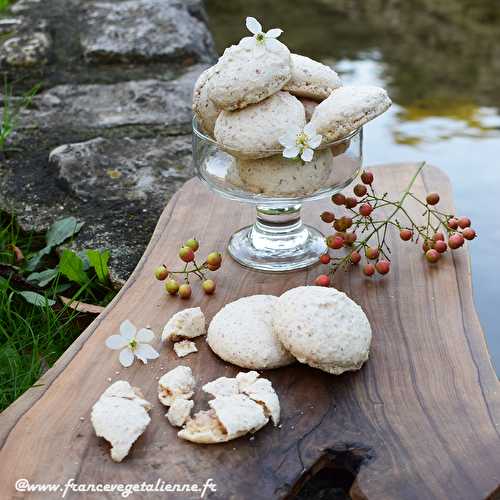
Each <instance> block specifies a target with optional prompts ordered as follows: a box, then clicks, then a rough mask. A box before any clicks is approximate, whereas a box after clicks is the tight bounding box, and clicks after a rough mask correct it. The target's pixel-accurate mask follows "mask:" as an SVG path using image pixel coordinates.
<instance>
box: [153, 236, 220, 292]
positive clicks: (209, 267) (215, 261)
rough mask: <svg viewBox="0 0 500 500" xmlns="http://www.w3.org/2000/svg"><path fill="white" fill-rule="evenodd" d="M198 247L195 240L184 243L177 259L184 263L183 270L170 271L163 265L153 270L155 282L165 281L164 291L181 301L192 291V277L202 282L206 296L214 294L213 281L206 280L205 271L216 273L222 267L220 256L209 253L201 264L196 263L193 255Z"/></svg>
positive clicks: (217, 253)
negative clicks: (178, 276)
mask: <svg viewBox="0 0 500 500" xmlns="http://www.w3.org/2000/svg"><path fill="white" fill-rule="evenodd" d="M199 247H200V245H199V243H198V241H197V240H196V239H195V238H191V239H189V240H187V241H186V243H184V246H182V247H181V249H180V250H179V258H180V259H181V260H182V261H183V262H185V264H184V268H183V269H182V270H180V271H172V270H170V269H168V268H167V266H166V265H165V264H163V265H161V266H159V267H157V268H156V269H155V277H156V279H157V280H160V281H164V280H166V281H165V290H166V291H167V292H168V293H169V294H170V295H177V294H178V295H179V297H180V298H181V299H189V298H190V297H191V293H192V289H191V284H190V281H189V278H190V277H192V276H193V275H194V276H196V277H197V278H198V279H200V280H201V281H202V284H201V286H202V288H203V291H204V292H205V293H206V294H207V295H212V294H213V293H214V292H215V281H214V280H212V279H207V277H206V272H207V271H217V269H219V268H220V266H221V265H222V255H221V254H220V253H219V252H211V253H209V254H208V256H207V258H206V260H205V261H204V262H203V264H201V265H200V264H198V263H197V262H196V256H195V253H196V252H197V251H198V249H199ZM176 275H181V276H182V277H183V281H184V283H182V284H180V283H179V282H178V281H177V280H176V279H175V277H176Z"/></svg>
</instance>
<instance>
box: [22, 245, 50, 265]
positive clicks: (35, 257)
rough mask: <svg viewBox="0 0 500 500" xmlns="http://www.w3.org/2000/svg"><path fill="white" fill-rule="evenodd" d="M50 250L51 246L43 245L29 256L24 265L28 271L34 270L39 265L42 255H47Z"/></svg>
mask: <svg viewBox="0 0 500 500" xmlns="http://www.w3.org/2000/svg"><path fill="white" fill-rule="evenodd" d="M51 250H52V248H50V247H45V248H42V249H41V250H40V251H39V252H37V253H35V254H34V255H33V257H31V258H30V260H28V263H27V265H26V269H27V270H28V271H34V270H35V269H36V268H37V267H38V266H39V265H40V262H41V260H42V257H43V256H44V255H48V254H49V253H50V251H51Z"/></svg>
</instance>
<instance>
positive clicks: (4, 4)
mask: <svg viewBox="0 0 500 500" xmlns="http://www.w3.org/2000/svg"><path fill="white" fill-rule="evenodd" d="M11 3H12V0H0V12H3V11H4V10H7V8H8V7H9V5H10V4H11Z"/></svg>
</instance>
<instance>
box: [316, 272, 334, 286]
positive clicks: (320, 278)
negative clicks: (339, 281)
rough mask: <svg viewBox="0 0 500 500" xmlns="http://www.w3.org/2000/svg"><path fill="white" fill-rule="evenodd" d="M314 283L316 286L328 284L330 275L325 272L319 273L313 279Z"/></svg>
mask: <svg viewBox="0 0 500 500" xmlns="http://www.w3.org/2000/svg"><path fill="white" fill-rule="evenodd" d="M314 283H315V284H316V285H317V286H330V276H327V275H326V274H320V275H319V276H318V277H317V278H316V279H315V280H314Z"/></svg>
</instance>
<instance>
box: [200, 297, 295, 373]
mask: <svg viewBox="0 0 500 500" xmlns="http://www.w3.org/2000/svg"><path fill="white" fill-rule="evenodd" d="M277 302H278V298H277V297H275V296H274V295H252V296H250V297H243V298H242V299H238V300H236V301H235V302H231V303H229V304H227V305H226V306H224V307H223V308H222V309H221V310H220V311H219V312H218V313H217V314H216V315H215V316H214V318H213V319H212V322H211V323H210V326H209V327H208V334H207V342H208V345H209V346H210V348H211V349H212V351H214V352H215V354H217V355H218V356H219V357H220V358H222V359H223V360H224V361H228V362H229V363H232V364H234V365H237V366H241V367H242V368H250V369H255V370H264V369H268V368H278V367H280V366H285V365H289V364H290V363H293V362H294V361H295V360H294V358H293V357H292V356H291V355H290V354H289V353H288V352H286V351H285V349H284V348H283V346H282V345H281V344H280V342H279V341H278V339H277V338H276V335H275V334H274V333H273V330H272V316H273V309H274V306H275V304H276V303H277Z"/></svg>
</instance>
